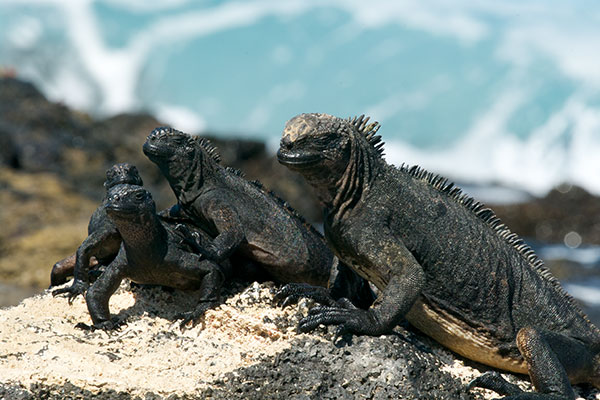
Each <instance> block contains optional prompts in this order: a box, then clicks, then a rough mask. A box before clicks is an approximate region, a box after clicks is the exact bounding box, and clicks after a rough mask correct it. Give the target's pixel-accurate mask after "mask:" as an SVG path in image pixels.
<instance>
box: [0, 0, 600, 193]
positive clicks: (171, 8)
mask: <svg viewBox="0 0 600 400" xmlns="http://www.w3.org/2000/svg"><path fill="white" fill-rule="evenodd" d="M100 3H104V4H106V5H109V6H110V7H112V8H114V9H122V10H126V11H128V12H130V13H138V14H145V15H152V18H149V19H148V20H147V21H148V22H146V23H143V24H139V26H136V28H135V29H134V30H133V33H131V34H130V36H128V37H126V38H124V39H123V42H124V44H123V45H121V47H114V46H111V45H110V44H109V42H108V40H107V38H106V36H105V35H104V32H103V31H102V29H106V26H108V25H106V24H104V25H103V24H101V22H105V21H99V20H98V18H99V15H98V14H97V13H96V8H95V6H96V5H97V4H96V3H95V2H94V1H92V0H3V1H2V4H5V5H9V6H15V7H21V6H22V5H27V6H33V7H35V6H41V5H43V6H44V7H47V6H52V7H53V8H54V9H55V10H59V11H60V14H61V15H62V19H61V18H59V19H57V20H56V22H54V26H57V25H58V26H60V27H61V28H62V29H64V33H65V34H66V35H67V39H68V43H67V44H68V46H63V47H61V46H58V47H56V49H59V51H61V52H62V54H58V56H56V55H54V56H52V55H50V56H48V57H46V58H43V57H41V56H40V55H39V54H40V51H41V50H43V49H46V48H48V44H47V43H45V42H44V38H45V37H46V34H47V32H46V31H45V30H44V29H46V28H45V25H44V23H43V21H42V20H41V19H39V20H38V19H36V17H24V18H23V19H21V20H19V21H21V22H14V21H9V25H11V26H12V28H11V29H12V30H10V31H8V35H7V37H8V41H9V43H12V49H11V51H12V50H14V51H15V52H16V53H18V54H20V57H21V58H18V59H16V60H17V61H15V62H16V63H18V64H16V65H18V66H19V73H20V74H21V75H22V76H24V77H25V78H29V79H33V80H35V81H36V83H38V84H39V85H41V87H42V89H43V91H44V92H45V93H46V94H47V95H48V96H49V97H50V98H51V99H53V100H60V101H64V102H66V103H67V104H69V105H71V106H74V107H76V108H83V109H86V110H89V111H92V112H94V113H100V114H113V113H117V112H125V111H134V110H138V109H139V108H140V107H141V106H142V105H143V106H144V107H145V108H149V109H151V110H156V111H157V112H158V116H159V117H160V118H162V119H164V120H165V121H166V122H168V123H171V124H174V125H177V126H179V127H180V128H182V129H186V130H190V131H198V130H201V129H204V128H205V127H210V128H211V130H218V129H219V126H214V125H213V124H212V123H211V121H210V120H207V119H205V118H204V117H203V116H199V115H197V113H196V109H197V108H199V106H198V104H204V103H206V102H207V101H208V99H210V98H213V97H214V98H215V99H216V96H218V94H216V93H209V94H207V95H206V96H205V97H204V98H202V99H198V102H196V103H195V104H182V105H178V106H177V107H174V106H173V105H165V104H164V100H162V99H154V98H141V97H140V96H142V94H141V93H144V90H140V88H141V87H145V86H147V85H152V84H153V82H154V81H153V80H152V79H150V80H149V79H148V75H146V80H145V81H143V82H142V81H141V76H142V75H143V74H142V73H143V72H146V74H147V73H148V69H149V68H148V65H151V64H152V63H153V62H155V61H154V60H155V59H156V58H157V57H161V56H162V54H161V53H160V52H159V51H160V49H161V48H164V47H168V46H171V45H176V44H182V43H188V42H191V41H194V40H198V39H200V38H207V37H209V36H211V35H215V34H217V33H221V32H227V31H231V30H235V29H238V28H242V27H251V26H259V25H260V24H261V23H262V22H264V21H265V20H267V19H268V18H273V17H274V18H276V19H278V20H279V21H294V20H296V19H298V18H308V17H307V16H310V17H312V16H318V15H321V11H323V10H324V9H329V10H332V9H333V10H336V11H337V12H341V13H343V14H344V15H345V16H346V17H345V19H344V20H343V23H342V24H341V25H340V26H339V27H337V28H336V29H334V30H333V31H331V33H330V35H331V37H329V38H324V39H328V40H324V42H325V43H326V45H323V46H318V44H317V45H314V46H309V47H307V50H306V53H305V54H303V56H304V58H305V60H307V65H308V66H309V67H314V68H319V67H320V65H321V64H322V63H323V62H324V60H326V59H327V57H328V52H329V50H331V46H334V45H335V46H337V45H341V44H343V43H344V42H352V40H355V39H356V38H359V37H360V35H361V34H363V33H365V32H369V31H371V32H379V31H381V30H382V29H385V28H386V27H391V26H400V27H402V28H404V29H408V30H412V31H419V32H426V33H428V34H431V35H433V36H435V37H438V38H440V40H442V41H448V43H453V42H458V43H460V44H461V45H462V46H463V47H467V48H475V47H476V46H477V45H479V44H481V43H484V42H485V43H491V44H492V46H493V48H492V57H495V58H496V61H497V62H498V63H500V64H502V65H504V66H506V67H507V68H508V69H509V72H507V75H506V76H505V77H503V79H502V81H505V83H506V87H504V88H503V89H502V90H501V91H500V92H499V93H498V94H497V95H495V98H494V101H493V103H492V104H491V105H489V107H488V108H487V110H484V111H483V112H481V114H479V115H475V114H473V115H472V116H471V117H472V118H471V122H470V126H466V127H465V128H464V131H463V132H462V134H461V135H459V136H457V138H456V140H455V141H454V142H453V143H452V144H451V145H450V146H448V147H447V148H445V149H436V150H431V149H423V148H416V147H414V146H412V145H410V144H408V143H407V142H405V141H402V132H399V131H398V130H397V128H394V127H391V126H389V125H388V124H387V123H386V120H387V119H393V118H394V116H396V115H397V114H399V113H401V112H421V113H423V114H424V113H425V111H424V110H426V109H428V107H429V106H430V105H431V104H432V102H433V101H434V100H435V99H436V97H437V96H440V95H443V94H444V93H445V92H446V91H448V90H449V88H450V87H452V85H454V84H455V82H452V81H451V80H448V79H444V78H439V79H428V80H424V81H423V82H421V83H422V84H421V85H420V87H419V90H407V91H394V92H387V93H385V94H384V95H382V96H381V97H380V100H379V101H376V102H371V104H360V103H359V104H358V105H359V106H360V107H363V110H364V111H365V112H367V113H368V114H370V115H371V116H372V117H373V118H375V119H379V120H380V122H382V124H383V128H382V130H381V132H382V134H383V136H384V138H385V139H386V141H387V145H386V153H387V155H388V156H387V158H388V160H389V161H390V162H392V163H395V164H400V163H402V162H406V163H409V164H419V165H422V166H423V167H425V168H427V169H430V170H433V171H436V172H440V173H442V174H444V175H447V176H449V177H451V178H452V179H457V180H460V181H462V182H472V183H476V184H482V183H489V182H498V183H502V184H505V185H508V186H514V187H516V188H519V189H523V190H527V191H528V192H530V193H533V194H536V195H543V194H544V193H545V192H546V191H547V190H549V189H550V188H552V187H553V186H555V185H557V184H559V183H561V182H563V181H568V182H571V183H575V184H578V185H581V186H584V187H586V188H587V189H588V190H591V191H592V192H594V193H596V194H600V178H599V176H600V157H598V156H597V155H598V154H600V108H599V106H598V105H597V100H596V103H594V101H592V100H591V99H593V98H594V97H596V98H597V97H598V91H599V90H600V68H598V65H600V52H598V51H597V43H598V42H599V40H600V24H598V19H599V18H598V15H600V11H599V10H598V9H597V7H596V8H594V7H590V5H589V3H585V2H579V1H574V2H569V3H568V4H566V3H563V2H558V1H551V2H550V3H549V4H548V3H546V2H545V3H541V2H537V1H519V2H517V1H506V2H485V1H470V0H469V1H467V0H458V1H455V2H452V3H451V4H450V3H448V2H445V1H443V0H428V1H414V0H413V1H405V2H395V1H384V0H374V1H372V2H363V1H360V0H344V1H342V0H323V1H308V0H307V1H302V0H288V1H283V2H282V1H277V0H254V1H229V2H221V3H201V4H199V5H197V6H192V5H193V2H191V1H189V0H154V1H142V0H135V1H132V2H126V3H123V2H120V1H116V0H103V1H100ZM207 4H208V5H207ZM40 18H42V19H43V16H42V17H40ZM303 21H304V20H303ZM0 31H2V28H0ZM403 40H404V38H398V37H395V36H391V37H388V38H387V39H385V40H383V41H382V42H381V43H380V45H377V46H375V47H374V48H372V49H365V55H364V56H363V57H362V58H361V59H359V58H358V57H357V62H363V63H369V62H371V61H370V60H377V62H378V63H383V62H387V60H390V59H393V58H394V57H396V55H397V54H400V52H401V51H402V49H403V45H404V44H403V42H402V41H403ZM0 44H2V43H0ZM296 51H297V49H296V48H293V47H290V46H289V44H288V43H285V42H284V41H283V39H282V42H281V43H280V44H278V45H276V46H275V47H274V48H273V49H272V50H271V51H270V52H269V53H268V54H267V58H268V59H269V60H270V61H269V62H271V63H275V64H277V65H280V66H281V68H282V70H283V69H285V68H286V67H287V66H288V65H290V64H293V63H294V62H297V61H298V60H299V59H300V57H298V54H297V53H296ZM29 53H31V54H37V57H41V58H39V59H38V60H34V61H31V60H29V59H27V58H25V56H26V55H27V54H29ZM311 60H312V61H311ZM449 61H450V62H451V60H449ZM540 65H548V66H550V67H552V68H555V69H556V71H557V72H556V73H557V74H558V75H557V78H560V79H569V80H570V81H571V82H573V84H574V89H573V91H572V92H570V93H567V94H565V95H564V96H565V99H564V100H563V104H562V105H561V106H559V107H558V109H555V110H552V111H550V113H551V115H548V116H546V119H545V120H544V121H543V122H542V123H541V124H539V126H537V127H534V128H532V129H531V130H530V132H528V133H527V134H525V135H523V134H521V136H517V134H516V133H515V132H512V131H511V129H510V121H511V120H514V119H515V118H516V117H515V115H516V112H517V111H518V110H520V109H522V108H523V107H526V106H527V105H530V104H535V102H537V101H539V96H540V92H539V90H538V91H536V88H535V87H534V86H535V84H534V83H532V82H531V81H532V80H534V79H532V78H534V77H535V75H536V68H540ZM443 69H444V66H443V65H440V70H441V71H443ZM357 71H361V70H360V69H358V70H357ZM357 71H352V72H351V74H352V73H353V74H354V75H357ZM161 72H164V74H165V75H168V74H169V73H170V72H169V70H168V69H165V70H164V71H161ZM344 73H348V72H347V71H346V70H345V69H344V68H339V70H338V72H337V74H338V75H339V76H344ZM356 81H360V79H358V77H357V79H356ZM281 82H289V83H287V84H282V83H281ZM311 84H312V83H311V82H305V81H302V80H300V79H298V78H297V77H294V76H289V77H286V78H285V79H279V80H278V81H275V80H274V81H273V85H272V86H270V87H266V88H264V91H263V93H261V95H260V97H252V96H249V98H248V101H247V104H246V105H245V107H246V108H245V109H242V110H241V111H239V112H240V113H241V114H240V115H241V116H240V119H242V120H243V121H244V122H243V123H244V125H243V126H244V129H247V130H249V131H251V132H265V131H266V132H269V131H270V132H272V134H273V136H269V137H263V138H264V139H266V140H268V141H269V142H274V141H277V139H276V135H277V130H275V131H273V130H272V129H266V128H267V127H272V126H273V124H274V123H273V121H278V122H279V121H282V120H285V119H286V116H282V115H280V114H281V110H283V109H286V107H285V106H286V105H288V104H294V105H300V106H302V107H310V105H309V104H306V101H308V100H306V99H310V97H311V96H310V94H311V90H312V87H311ZM542 84H549V85H551V84H552V82H549V81H548V80H546V81H543V82H542ZM357 85H358V83H357ZM365 90H368V89H366V88H365ZM145 92H146V93H155V91H153V90H152V88H150V89H149V90H146V91H145ZM360 95H361V93H357V96H360ZM211 96H212V97H211ZM488 100H489V99H488ZM217 103H218V104H227V100H226V99H220V98H219V99H217V100H215V104H217ZM334 106H335V105H332V107H334ZM287 108H288V109H289V107H287ZM286 110H287V109H286ZM302 111H306V110H304V109H298V112H302ZM227 112H229V111H228V110H226V109H224V107H221V108H220V109H219V110H217V111H215V113H217V114H223V113H227ZM286 112H287V111H286ZM203 113H205V114H204V115H209V113H207V112H206V109H204V108H203ZM287 117H289V116H287ZM206 118H208V117H206ZM432 118H435V115H433V116H432ZM391 129H395V131H391ZM434 141H435V140H434V139H432V142H434Z"/></svg>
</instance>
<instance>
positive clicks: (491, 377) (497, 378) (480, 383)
mask: <svg viewBox="0 0 600 400" xmlns="http://www.w3.org/2000/svg"><path fill="white" fill-rule="evenodd" d="M474 387H479V388H483V389H489V390H493V391H494V392H496V393H500V394H503V395H518V394H521V393H523V391H522V390H521V389H520V388H519V387H518V386H517V385H515V384H513V383H510V382H508V381H507V380H506V379H504V378H503V377H502V375H500V373H498V372H496V371H488V372H486V373H483V374H481V375H479V376H478V377H477V378H475V379H473V380H472V381H471V382H470V383H469V386H468V389H469V390H471V389H473V388H474Z"/></svg>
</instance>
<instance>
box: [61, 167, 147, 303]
mask: <svg viewBox="0 0 600 400" xmlns="http://www.w3.org/2000/svg"><path fill="white" fill-rule="evenodd" d="M119 184H130V185H138V186H142V185H143V184H144V183H143V181H142V178H141V177H140V174H139V172H138V170H137V168H136V167H135V166H134V165H131V164H128V163H121V164H115V165H113V166H112V167H110V168H109V169H108V170H107V171H106V181H105V182H104V187H105V189H106V193H108V191H109V190H110V188H112V187H113V186H116V185H119ZM106 201H107V197H106V196H105V197H104V198H103V199H102V203H101V204H100V206H98V208H97V209H96V210H95V211H94V212H93V214H92V216H91V218H90V222H89V223H88V237H87V238H86V239H85V240H84V241H83V243H81V245H80V246H79V248H78V249H77V251H76V253H75V254H72V255H70V256H69V257H67V258H64V259H62V260H60V261H58V262H57V263H56V264H54V266H53V267H52V272H51V273H50V287H52V286H57V285H61V284H63V283H65V282H66V281H67V278H68V277H69V276H71V275H74V279H73V283H72V285H71V286H68V287H66V288H61V289H57V290H55V291H53V292H52V294H53V295H54V296H56V295H58V294H64V293H66V294H68V297H69V301H72V300H73V299H74V298H75V297H77V296H78V295H80V294H83V293H84V292H85V290H86V289H87V287H88V285H89V277H88V274H89V270H90V268H93V267H96V266H97V265H98V264H100V265H108V264H110V262H111V261H112V260H113V259H114V258H115V257H116V256H117V253H118V252H119V247H120V246H121V235H119V232H118V231H117V228H116V227H115V225H114V224H113V222H112V221H111V220H110V219H109V218H108V216H107V215H106Z"/></svg>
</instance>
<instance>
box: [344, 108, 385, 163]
mask: <svg viewBox="0 0 600 400" xmlns="http://www.w3.org/2000/svg"><path fill="white" fill-rule="evenodd" d="M369 119H370V117H365V115H364V114H363V115H360V116H358V117H354V118H352V117H351V118H348V119H347V120H346V121H347V122H348V123H349V124H350V125H351V126H352V127H354V129H355V130H356V131H357V132H358V133H360V134H362V135H363V136H364V137H365V139H366V140H367V143H369V144H370V145H371V147H373V149H374V150H375V152H376V153H377V154H379V155H380V156H383V146H384V142H382V141H381V135H376V133H377V131H378V130H379V128H380V127H381V125H379V122H373V123H370V124H369V123H368V122H369Z"/></svg>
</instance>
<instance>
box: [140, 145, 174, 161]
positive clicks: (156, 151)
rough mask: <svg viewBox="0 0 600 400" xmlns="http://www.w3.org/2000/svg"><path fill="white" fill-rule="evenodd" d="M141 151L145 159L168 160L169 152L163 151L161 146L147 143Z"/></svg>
mask: <svg viewBox="0 0 600 400" xmlns="http://www.w3.org/2000/svg"><path fill="white" fill-rule="evenodd" d="M142 150H143V151H144V154H145V155H146V156H147V157H154V158H168V157H169V156H170V152H167V151H164V149H163V148H162V147H161V146H156V145H153V144H151V143H149V142H148V141H146V143H144V145H143V146H142Z"/></svg>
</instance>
